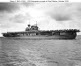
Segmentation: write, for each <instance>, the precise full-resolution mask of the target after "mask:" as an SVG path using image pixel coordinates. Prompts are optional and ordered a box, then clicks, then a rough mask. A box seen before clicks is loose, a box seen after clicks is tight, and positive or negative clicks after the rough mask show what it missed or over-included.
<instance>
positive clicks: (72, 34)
mask: <svg viewBox="0 0 81 66" xmlns="http://www.w3.org/2000/svg"><path fill="white" fill-rule="evenodd" d="M76 32H77V31H75V30H66V31H65V30H63V31H60V30H59V31H29V32H27V31H26V32H8V33H3V36H4V37H7V38H11V37H14V38H22V39H23V38H25V39H75V38H76V36H77V33H76Z"/></svg>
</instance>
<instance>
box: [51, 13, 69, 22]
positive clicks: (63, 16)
mask: <svg viewBox="0 0 81 66" xmlns="http://www.w3.org/2000/svg"><path fill="white" fill-rule="evenodd" d="M51 17H52V18H53V19H55V20H56V21H68V20H70V19H71V17H70V16H69V15H68V14H61V13H56V14H51Z"/></svg>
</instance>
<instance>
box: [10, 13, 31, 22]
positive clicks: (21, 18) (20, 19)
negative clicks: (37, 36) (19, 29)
mask: <svg viewBox="0 0 81 66" xmlns="http://www.w3.org/2000/svg"><path fill="white" fill-rule="evenodd" d="M30 18H31V16H30V15H29V14H28V13H26V14H25V15H23V14H17V15H14V16H13V17H11V18H10V19H9V20H10V21H11V22H14V23H24V22H25V21H27V20H29V19H30Z"/></svg>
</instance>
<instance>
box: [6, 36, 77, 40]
mask: <svg viewBox="0 0 81 66" xmlns="http://www.w3.org/2000/svg"><path fill="white" fill-rule="evenodd" d="M7 38H13V37H7ZM14 38H17V39H29V40H30V39H75V38H76V35H71V36H62V35H52V36H42V35H40V36H39V35H37V36H17V37H14Z"/></svg>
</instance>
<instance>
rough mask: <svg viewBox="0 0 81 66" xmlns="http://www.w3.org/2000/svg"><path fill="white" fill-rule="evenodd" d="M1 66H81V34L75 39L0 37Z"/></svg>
mask: <svg viewBox="0 0 81 66" xmlns="http://www.w3.org/2000/svg"><path fill="white" fill-rule="evenodd" d="M0 66H81V36H80V35H79V36H78V37H77V38H76V39H75V40H53V39H51V40H27V39H16V38H0Z"/></svg>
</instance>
